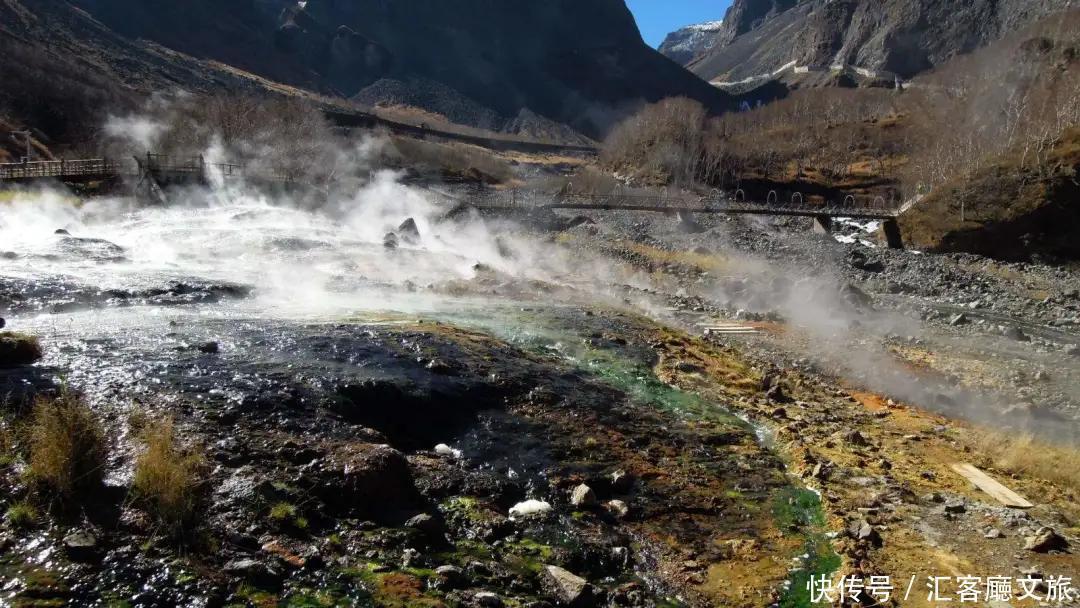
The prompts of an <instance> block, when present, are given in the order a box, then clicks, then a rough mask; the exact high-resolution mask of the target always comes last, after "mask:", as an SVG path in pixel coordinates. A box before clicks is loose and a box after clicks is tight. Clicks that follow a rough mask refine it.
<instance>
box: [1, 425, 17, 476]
mask: <svg viewBox="0 0 1080 608" xmlns="http://www.w3.org/2000/svg"><path fill="white" fill-rule="evenodd" d="M17 457H18V454H17V453H16V452H15V433H13V432H12V430H11V428H10V427H9V426H8V425H7V423H6V422H4V421H3V420H0V468H3V467H6V466H9V465H11V464H12V463H14V462H15V460H16V459H17Z"/></svg>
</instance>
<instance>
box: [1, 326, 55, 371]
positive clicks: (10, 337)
mask: <svg viewBox="0 0 1080 608" xmlns="http://www.w3.org/2000/svg"><path fill="white" fill-rule="evenodd" d="M44 354H45V353H44V351H43V350H42V348H41V342H40V341H38V339H37V338H36V337H35V336H29V335H26V334H19V333H14V332H9V331H6V332H0V367H15V366H19V365H30V364H31V363H36V362H37V361H39V360H40V359H41V357H43V356H44Z"/></svg>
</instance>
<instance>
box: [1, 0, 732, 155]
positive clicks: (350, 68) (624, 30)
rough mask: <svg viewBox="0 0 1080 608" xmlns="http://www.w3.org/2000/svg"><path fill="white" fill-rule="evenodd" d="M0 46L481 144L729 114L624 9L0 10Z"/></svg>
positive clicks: (352, 5)
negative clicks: (700, 113)
mask: <svg viewBox="0 0 1080 608" xmlns="http://www.w3.org/2000/svg"><path fill="white" fill-rule="evenodd" d="M4 34H7V35H8V36H9V37H10V39H9V44H13V45H16V46H20V47H25V48H26V49H27V52H28V53H30V54H40V55H42V56H52V57H53V58H55V59H57V60H58V61H61V62H63V63H65V64H71V65H77V66H80V67H81V68H82V69H84V70H87V74H88V75H92V76H93V77H94V78H100V79H101V80H103V81H113V82H116V83H117V84H118V85H119V88H121V89H123V90H128V91H130V90H134V91H137V92H141V93H146V92H151V91H154V90H160V89H161V88H162V87H170V88H171V87H177V86H180V87H185V88H187V87H190V88H194V89H195V90H207V89H215V88H222V87H225V88H227V87H235V86H254V87H262V88H266V89H270V90H275V91H283V90H284V91H286V92H289V93H294V92H295V91H297V90H299V91H311V92H315V93H319V94H322V95H326V96H330V97H334V98H337V99H339V100H343V101H344V100H353V101H355V102H358V103H363V104H368V105H375V104H380V103H386V104H391V105H413V106H415V107H419V108H421V109H423V110H426V111H429V112H433V113H436V114H440V115H443V116H447V117H452V118H453V119H454V120H456V121H460V122H463V123H465V124H468V125H471V126H478V127H483V128H487V129H493V130H501V129H504V128H516V127H520V126H521V125H525V126H526V128H528V129H529V130H531V131H547V132H550V131H553V130H557V129H555V128H553V127H552V125H558V124H562V125H569V126H570V127H572V128H573V129H575V130H577V131H578V132H580V133H583V134H585V135H588V136H590V137H594V138H599V137H602V136H603V135H604V134H605V133H606V132H607V130H608V129H609V128H610V127H611V126H612V125H613V124H614V123H615V122H616V121H617V120H618V119H620V118H621V117H623V116H624V115H625V114H626V113H627V112H628V111H632V110H633V109H634V108H636V107H637V106H639V105H640V104H641V103H642V102H652V101H657V100H659V99H662V98H665V97H671V96H686V97H690V98H693V99H696V100H698V101H700V102H702V103H703V104H705V105H706V107H708V108H710V109H712V110H715V111H721V110H723V109H725V108H727V107H729V105H730V102H729V98H728V97H727V96H726V95H725V94H724V93H722V92H719V91H717V90H715V89H714V88H713V87H710V86H708V84H707V83H705V82H702V81H701V80H700V79H698V78H696V77H695V76H694V75H693V74H691V73H689V72H688V71H686V70H684V69H682V68H681V67H679V66H678V65H675V64H673V63H672V62H671V61H669V60H667V59H666V58H664V57H663V56H662V55H661V54H660V53H658V52H657V51H655V50H653V49H651V48H649V47H648V46H647V45H646V44H645V43H644V41H643V40H642V38H641V35H640V33H639V31H638V29H637V26H636V24H635V22H634V19H633V16H632V15H631V13H630V11H629V9H627V7H626V5H625V3H624V2H623V0H549V1H545V2H506V1H502V0H455V1H454V2H446V1H445V0H409V1H407V2H404V1H395V2H389V1H387V0H349V1H345V0H307V1H306V2H296V1H295V0H186V1H185V2H175V1H174V0H68V1H62V0H0V39H2V38H3V37H4ZM4 61H5V60H4V58H3V56H2V55H0V64H2V63H3V62H4ZM2 69H4V68H3V66H0V70H2ZM41 77H42V78H45V77H47V73H43V74H41ZM2 109H3V108H0V110H2ZM545 123H548V124H545Z"/></svg>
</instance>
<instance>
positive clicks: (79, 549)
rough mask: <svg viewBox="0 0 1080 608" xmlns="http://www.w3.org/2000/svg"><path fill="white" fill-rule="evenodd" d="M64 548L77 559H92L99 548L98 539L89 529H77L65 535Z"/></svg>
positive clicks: (72, 557) (70, 555) (69, 555)
mask: <svg viewBox="0 0 1080 608" xmlns="http://www.w3.org/2000/svg"><path fill="white" fill-rule="evenodd" d="M64 549H65V550H66V551H67V554H68V557H70V558H71V559H73V560H75V561H84V560H87V559H92V558H93V557H94V556H95V555H96V554H97V550H98V539H97V536H95V535H94V533H93V532H90V531H89V530H75V531H74V532H71V533H70V534H68V535H67V536H65V537H64Z"/></svg>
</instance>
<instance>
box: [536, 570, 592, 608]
mask: <svg viewBox="0 0 1080 608" xmlns="http://www.w3.org/2000/svg"><path fill="white" fill-rule="evenodd" d="M540 578H541V581H540V582H541V584H542V585H543V587H544V591H545V592H546V593H547V594H548V595H550V596H551V597H552V598H553V599H555V600H558V602H559V604H560V605H562V606H570V607H571V608H587V607H591V606H596V605H597V604H598V603H599V598H598V597H597V592H596V588H595V587H593V586H592V585H590V584H589V581H587V580H585V579H583V578H581V577H580V576H578V575H576V574H574V573H572V572H570V571H568V570H565V569H563V568H560V567H558V566H544V569H543V570H542V571H541V573H540Z"/></svg>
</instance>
